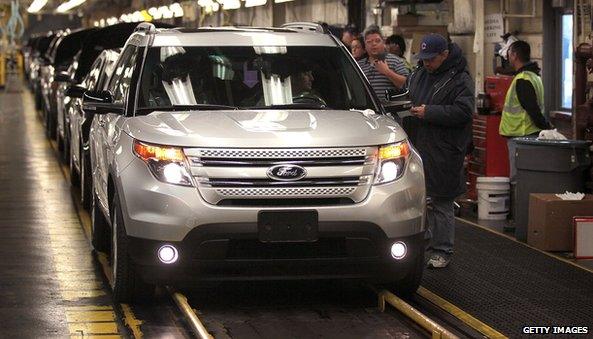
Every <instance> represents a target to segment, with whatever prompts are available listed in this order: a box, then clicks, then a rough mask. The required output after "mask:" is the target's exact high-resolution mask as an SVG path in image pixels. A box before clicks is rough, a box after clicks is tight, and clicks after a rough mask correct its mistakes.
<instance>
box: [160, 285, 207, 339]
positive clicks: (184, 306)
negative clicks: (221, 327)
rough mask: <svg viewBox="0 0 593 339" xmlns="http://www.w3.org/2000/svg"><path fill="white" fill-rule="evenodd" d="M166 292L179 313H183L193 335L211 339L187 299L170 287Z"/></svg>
mask: <svg viewBox="0 0 593 339" xmlns="http://www.w3.org/2000/svg"><path fill="white" fill-rule="evenodd" d="M167 290H168V291H169V293H170V294H171V297H172V298H173V300H174V301H175V304H177V306H178V307H179V310H181V313H183V315H184V316H185V317H186V318H187V319H188V320H189V325H190V327H191V329H192V330H193V331H194V334H196V336H197V337H199V338H202V339H213V338H214V337H213V336H212V335H211V334H210V333H208V330H207V329H206V327H205V326H204V324H202V322H201V321H200V319H199V318H198V316H197V315H196V313H195V312H194V310H193V309H192V308H191V306H190V305H189V303H188V302H187V298H186V297H185V296H184V295H183V294H181V293H179V292H175V291H173V290H172V289H171V288H170V287H167Z"/></svg>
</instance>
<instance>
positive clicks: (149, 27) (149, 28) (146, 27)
mask: <svg viewBox="0 0 593 339" xmlns="http://www.w3.org/2000/svg"><path fill="white" fill-rule="evenodd" d="M154 31H156V26H155V25H154V24H151V23H150V22H141V23H140V24H138V26H136V29H134V32H146V33H150V32H154Z"/></svg>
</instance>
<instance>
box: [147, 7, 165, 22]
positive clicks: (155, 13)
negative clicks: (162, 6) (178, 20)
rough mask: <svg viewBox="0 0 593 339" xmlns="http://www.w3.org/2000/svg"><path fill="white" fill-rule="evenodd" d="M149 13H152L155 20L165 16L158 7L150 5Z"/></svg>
mask: <svg viewBox="0 0 593 339" xmlns="http://www.w3.org/2000/svg"><path fill="white" fill-rule="evenodd" d="M148 14H150V16H151V17H152V18H153V19H155V20H159V19H160V18H162V17H163V15H162V14H161V12H160V11H159V9H158V8H156V7H150V8H149V9H148Z"/></svg>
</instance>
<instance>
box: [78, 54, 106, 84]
mask: <svg viewBox="0 0 593 339" xmlns="http://www.w3.org/2000/svg"><path fill="white" fill-rule="evenodd" d="M102 66H103V60H101V58H97V60H95V62H94V63H93V66H91V71H90V72H89V73H88V74H87V75H86V76H85V77H84V80H83V81H82V86H83V87H84V88H87V89H90V90H93V91H94V90H96V89H97V88H96V84H97V81H98V80H99V76H100V74H101V68H102Z"/></svg>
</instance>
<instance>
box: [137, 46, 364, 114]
mask: <svg viewBox="0 0 593 339" xmlns="http://www.w3.org/2000/svg"><path fill="white" fill-rule="evenodd" d="M203 104H206V105H227V106H233V107H238V108H239V109H241V108H265V107H273V106H278V105H292V104H311V105H313V106H315V105H318V106H319V107H320V108H332V109H365V108H373V103H372V100H371V98H370V96H369V93H368V91H367V89H366V87H365V86H364V82H363V80H362V78H361V76H360V75H359V73H357V71H356V69H355V68H354V66H353V64H352V61H351V60H350V59H349V58H348V56H347V55H346V54H345V53H343V52H342V51H341V50H340V49H339V48H336V47H320V46H280V47H249V46H240V47H239V46H238V47H152V48H150V49H149V51H148V53H147V57H146V61H145V63H144V69H143V72H142V76H141V78H140V91H139V99H138V108H150V107H166V106H175V105H203ZM147 111H150V110H147Z"/></svg>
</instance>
